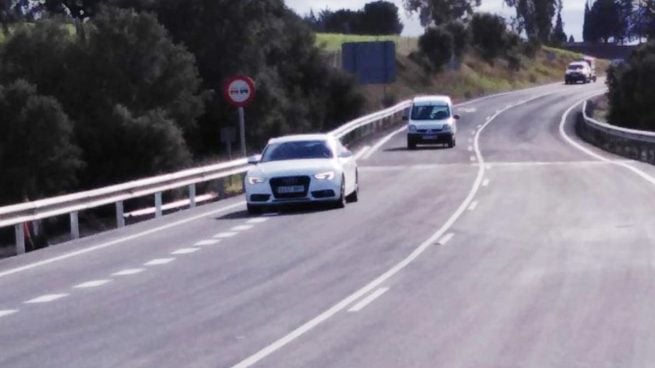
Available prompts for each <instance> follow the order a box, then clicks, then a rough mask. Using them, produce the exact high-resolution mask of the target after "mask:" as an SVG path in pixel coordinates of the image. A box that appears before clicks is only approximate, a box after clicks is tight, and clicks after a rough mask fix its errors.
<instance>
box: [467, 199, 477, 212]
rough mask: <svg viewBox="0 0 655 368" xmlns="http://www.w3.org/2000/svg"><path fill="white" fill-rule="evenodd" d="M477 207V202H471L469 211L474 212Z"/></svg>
mask: <svg viewBox="0 0 655 368" xmlns="http://www.w3.org/2000/svg"><path fill="white" fill-rule="evenodd" d="M477 207H478V201H473V203H471V205H470V206H469V211H474V210H475V209H476V208H477Z"/></svg>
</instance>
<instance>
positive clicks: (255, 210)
mask: <svg viewBox="0 0 655 368" xmlns="http://www.w3.org/2000/svg"><path fill="white" fill-rule="evenodd" d="M246 207H247V208H248V213H249V214H251V215H259V214H261V213H262V212H264V208H263V207H261V206H256V205H254V204H250V203H248V204H247V205H246Z"/></svg>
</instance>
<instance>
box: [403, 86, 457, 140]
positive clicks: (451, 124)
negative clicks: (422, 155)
mask: <svg viewBox="0 0 655 368" xmlns="http://www.w3.org/2000/svg"><path fill="white" fill-rule="evenodd" d="M405 120H406V121H407V149H410V150H413V149H415V148H416V145H417V144H446V145H447V146H448V147H449V148H452V147H455V145H456V144H457V139H456V137H455V135H456V133H457V124H456V122H457V120H459V115H456V114H454V112H453V102H452V101H451V99H450V97H448V96H423V97H416V98H414V101H413V102H412V107H411V108H410V110H409V114H408V115H407V116H406V117H405Z"/></svg>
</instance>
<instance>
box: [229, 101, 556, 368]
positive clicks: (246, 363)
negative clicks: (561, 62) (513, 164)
mask: <svg viewBox="0 0 655 368" xmlns="http://www.w3.org/2000/svg"><path fill="white" fill-rule="evenodd" d="M553 93H555V92H550V93H545V94H541V95H538V96H536V97H533V98H530V99H528V100H526V101H525V102H524V103H528V102H531V101H533V100H536V99H539V98H542V97H545V96H548V95H550V94H553ZM517 106H518V105H517ZM507 110H509V109H507ZM504 111H505V110H500V112H498V113H496V114H494V116H493V119H491V120H489V121H488V122H486V123H484V124H483V125H482V128H481V129H480V130H478V131H477V133H476V135H475V154H476V155H477V156H478V159H479V160H480V165H478V174H477V177H476V178H475V181H474V183H473V186H472V187H471V190H470V192H469V194H468V195H467V197H466V198H465V199H464V201H463V202H462V204H461V205H460V206H459V207H458V208H457V210H456V211H455V212H454V213H453V214H452V215H451V216H450V218H448V220H447V221H446V223H444V224H443V225H442V226H441V228H439V230H437V231H436V232H435V233H434V234H432V236H430V237H429V238H428V239H426V240H425V241H424V242H423V243H421V244H420V245H419V246H418V247H417V248H416V249H414V251H413V252H411V253H410V254H409V255H408V256H407V257H406V258H405V259H403V260H402V261H400V262H399V263H397V264H396V265H395V266H393V267H392V268H391V269H389V270H388V271H386V272H385V273H383V274H382V275H380V276H378V278H376V279H375V280H373V281H371V282H369V283H368V284H367V285H365V286H364V287H362V288H361V289H359V290H357V291H355V292H354V293H352V294H350V295H349V296H347V297H346V298H345V299H343V300H341V301H340V302H338V303H337V304H335V305H333V306H332V307H330V308H329V309H327V310H326V311H324V312H323V313H321V314H319V315H318V316H316V317H314V318H313V319H311V320H309V321H307V322H305V323H304V324H303V325H301V326H300V327H298V328H296V329H295V330H293V331H291V332H289V333H288V334H287V335H285V336H283V337H281V338H279V339H278V340H276V341H274V342H273V343H271V344H269V345H268V346H266V347H264V348H263V349H261V350H259V351H258V352H256V353H254V354H252V355H251V356H249V357H247V358H245V359H244V360H242V361H241V362H239V363H237V364H235V365H233V366H232V368H248V367H251V366H253V365H254V364H256V363H257V362H259V361H260V360H262V359H264V358H266V357H267V356H269V355H271V354H272V353H274V352H275V351H277V350H280V349H281V348H283V347H284V346H286V345H287V344H289V343H290V342H292V341H294V340H295V339H297V338H299V337H300V336H302V335H304V334H306V333H307V332H308V331H310V330H312V329H313V328H314V327H316V326H318V325H320V324H321V323H323V322H325V321H326V320H328V319H329V318H331V317H332V316H334V315H335V314H337V313H339V312H341V311H342V310H344V309H345V308H346V307H348V306H349V305H351V304H352V303H353V302H355V301H356V300H358V299H359V298H361V297H363V296H364V295H366V294H368V293H369V292H370V291H371V290H373V289H375V288H377V287H379V286H380V285H381V284H383V283H385V282H386V281H387V280H389V279H390V278H391V277H393V276H394V275H396V274H397V273H398V272H400V271H402V270H403V269H404V268H405V267H407V266H408V265H409V264H411V263H412V262H414V261H415V260H416V259H417V258H418V257H419V256H420V255H421V254H423V253H424V252H425V251H426V250H427V249H428V248H430V247H431V246H433V244H434V243H435V242H436V241H437V240H438V239H440V238H441V237H442V236H443V235H444V234H445V233H446V232H447V231H448V230H449V229H450V228H451V227H452V226H453V224H455V222H456V221H457V220H458V219H459V218H460V217H461V216H462V214H463V213H464V211H466V209H467V208H468V206H469V205H470V204H471V202H472V201H473V198H475V195H476V194H477V192H478V190H479V189H480V185H481V184H482V178H483V177H484V171H485V165H484V158H483V157H482V153H481V152H480V145H479V143H480V134H481V133H482V132H483V131H484V129H485V128H486V127H487V126H488V125H489V124H490V123H491V122H493V121H494V119H495V118H496V117H498V115H500V114H501V113H502V112H504Z"/></svg>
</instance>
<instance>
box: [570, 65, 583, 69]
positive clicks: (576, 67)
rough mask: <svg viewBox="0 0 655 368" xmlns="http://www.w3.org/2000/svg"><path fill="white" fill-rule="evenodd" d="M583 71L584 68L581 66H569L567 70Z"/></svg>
mask: <svg viewBox="0 0 655 368" xmlns="http://www.w3.org/2000/svg"><path fill="white" fill-rule="evenodd" d="M580 69H584V66H582V65H569V70H580Z"/></svg>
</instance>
